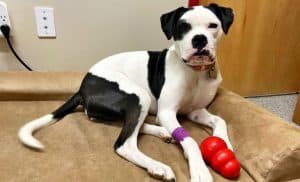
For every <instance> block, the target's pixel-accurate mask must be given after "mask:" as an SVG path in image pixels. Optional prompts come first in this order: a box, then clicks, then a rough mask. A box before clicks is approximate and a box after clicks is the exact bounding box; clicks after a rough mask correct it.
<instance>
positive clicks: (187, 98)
mask: <svg viewBox="0 0 300 182" xmlns="http://www.w3.org/2000/svg"><path fill="white" fill-rule="evenodd" d="M218 74H219V73H218ZM221 81H222V77H221V75H220V74H219V75H218V77H217V78H216V79H212V78H205V77H204V78H203V79H199V80H196V81H195V82H194V84H192V85H191V87H188V88H187V90H186V93H185V94H184V98H183V100H182V102H181V107H180V109H179V112H180V113H184V114H185V113H189V112H191V111H193V110H195V109H201V108H205V107H206V106H207V105H208V104H210V103H211V101H212V100H213V98H214V97H215V95H216V92H217V90H218V87H219V85H220V83H221Z"/></svg>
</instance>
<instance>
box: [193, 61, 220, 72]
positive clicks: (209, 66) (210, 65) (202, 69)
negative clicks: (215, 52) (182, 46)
mask: <svg viewBox="0 0 300 182" xmlns="http://www.w3.org/2000/svg"><path fill="white" fill-rule="evenodd" d="M189 66H190V65H189ZM214 66H215V62H213V63H211V64H207V65H199V66H198V65H197V66H190V67H191V68H193V70H195V71H206V70H209V69H211V68H212V67H214Z"/></svg>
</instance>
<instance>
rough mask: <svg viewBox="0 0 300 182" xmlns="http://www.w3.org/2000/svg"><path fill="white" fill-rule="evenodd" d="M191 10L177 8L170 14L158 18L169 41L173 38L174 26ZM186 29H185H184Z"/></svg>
mask: <svg viewBox="0 0 300 182" xmlns="http://www.w3.org/2000/svg"><path fill="white" fill-rule="evenodd" d="M191 9H192V8H184V7H179V8H177V9H175V10H173V11H171V12H168V13H165V14H163V15H162V16H161V17H160V24H161V28H162V30H163V32H164V33H165V35H166V37H167V39H169V40H170V39H171V38H172V37H173V36H174V33H175V30H176V25H177V22H178V20H179V19H180V17H181V16H182V15H183V14H184V13H185V12H187V11H189V10H191ZM185 28H186V27H185Z"/></svg>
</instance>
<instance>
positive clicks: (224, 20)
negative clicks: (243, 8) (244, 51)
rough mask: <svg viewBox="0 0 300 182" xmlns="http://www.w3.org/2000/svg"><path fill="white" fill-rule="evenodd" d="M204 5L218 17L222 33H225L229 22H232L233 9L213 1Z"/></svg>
mask: <svg viewBox="0 0 300 182" xmlns="http://www.w3.org/2000/svg"><path fill="white" fill-rule="evenodd" d="M204 7H205V8H207V9H209V10H210V11H212V12H213V13H214V14H215V15H216V16H217V17H218V19H219V20H220V21H221V24H222V29H223V31H224V33H225V34H227V33H228V31H229V28H230V26H231V24H232V23H233V19H234V14H233V10H232V9H231V8H226V7H223V6H219V5H217V4H215V3H211V4H209V5H208V6H204Z"/></svg>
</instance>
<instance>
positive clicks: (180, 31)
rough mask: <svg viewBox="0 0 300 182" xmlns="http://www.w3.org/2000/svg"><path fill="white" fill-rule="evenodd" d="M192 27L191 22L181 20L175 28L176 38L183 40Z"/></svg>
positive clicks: (174, 34) (174, 35)
mask: <svg viewBox="0 0 300 182" xmlns="http://www.w3.org/2000/svg"><path fill="white" fill-rule="evenodd" d="M191 29H192V26H191V24H189V23H187V22H186V21H185V20H179V21H178V22H177V24H176V27H175V29H174V33H173V37H174V40H175V41H176V40H182V39H183V37H184V35H185V34H187V33H188V32H189V31H190V30H191Z"/></svg>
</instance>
